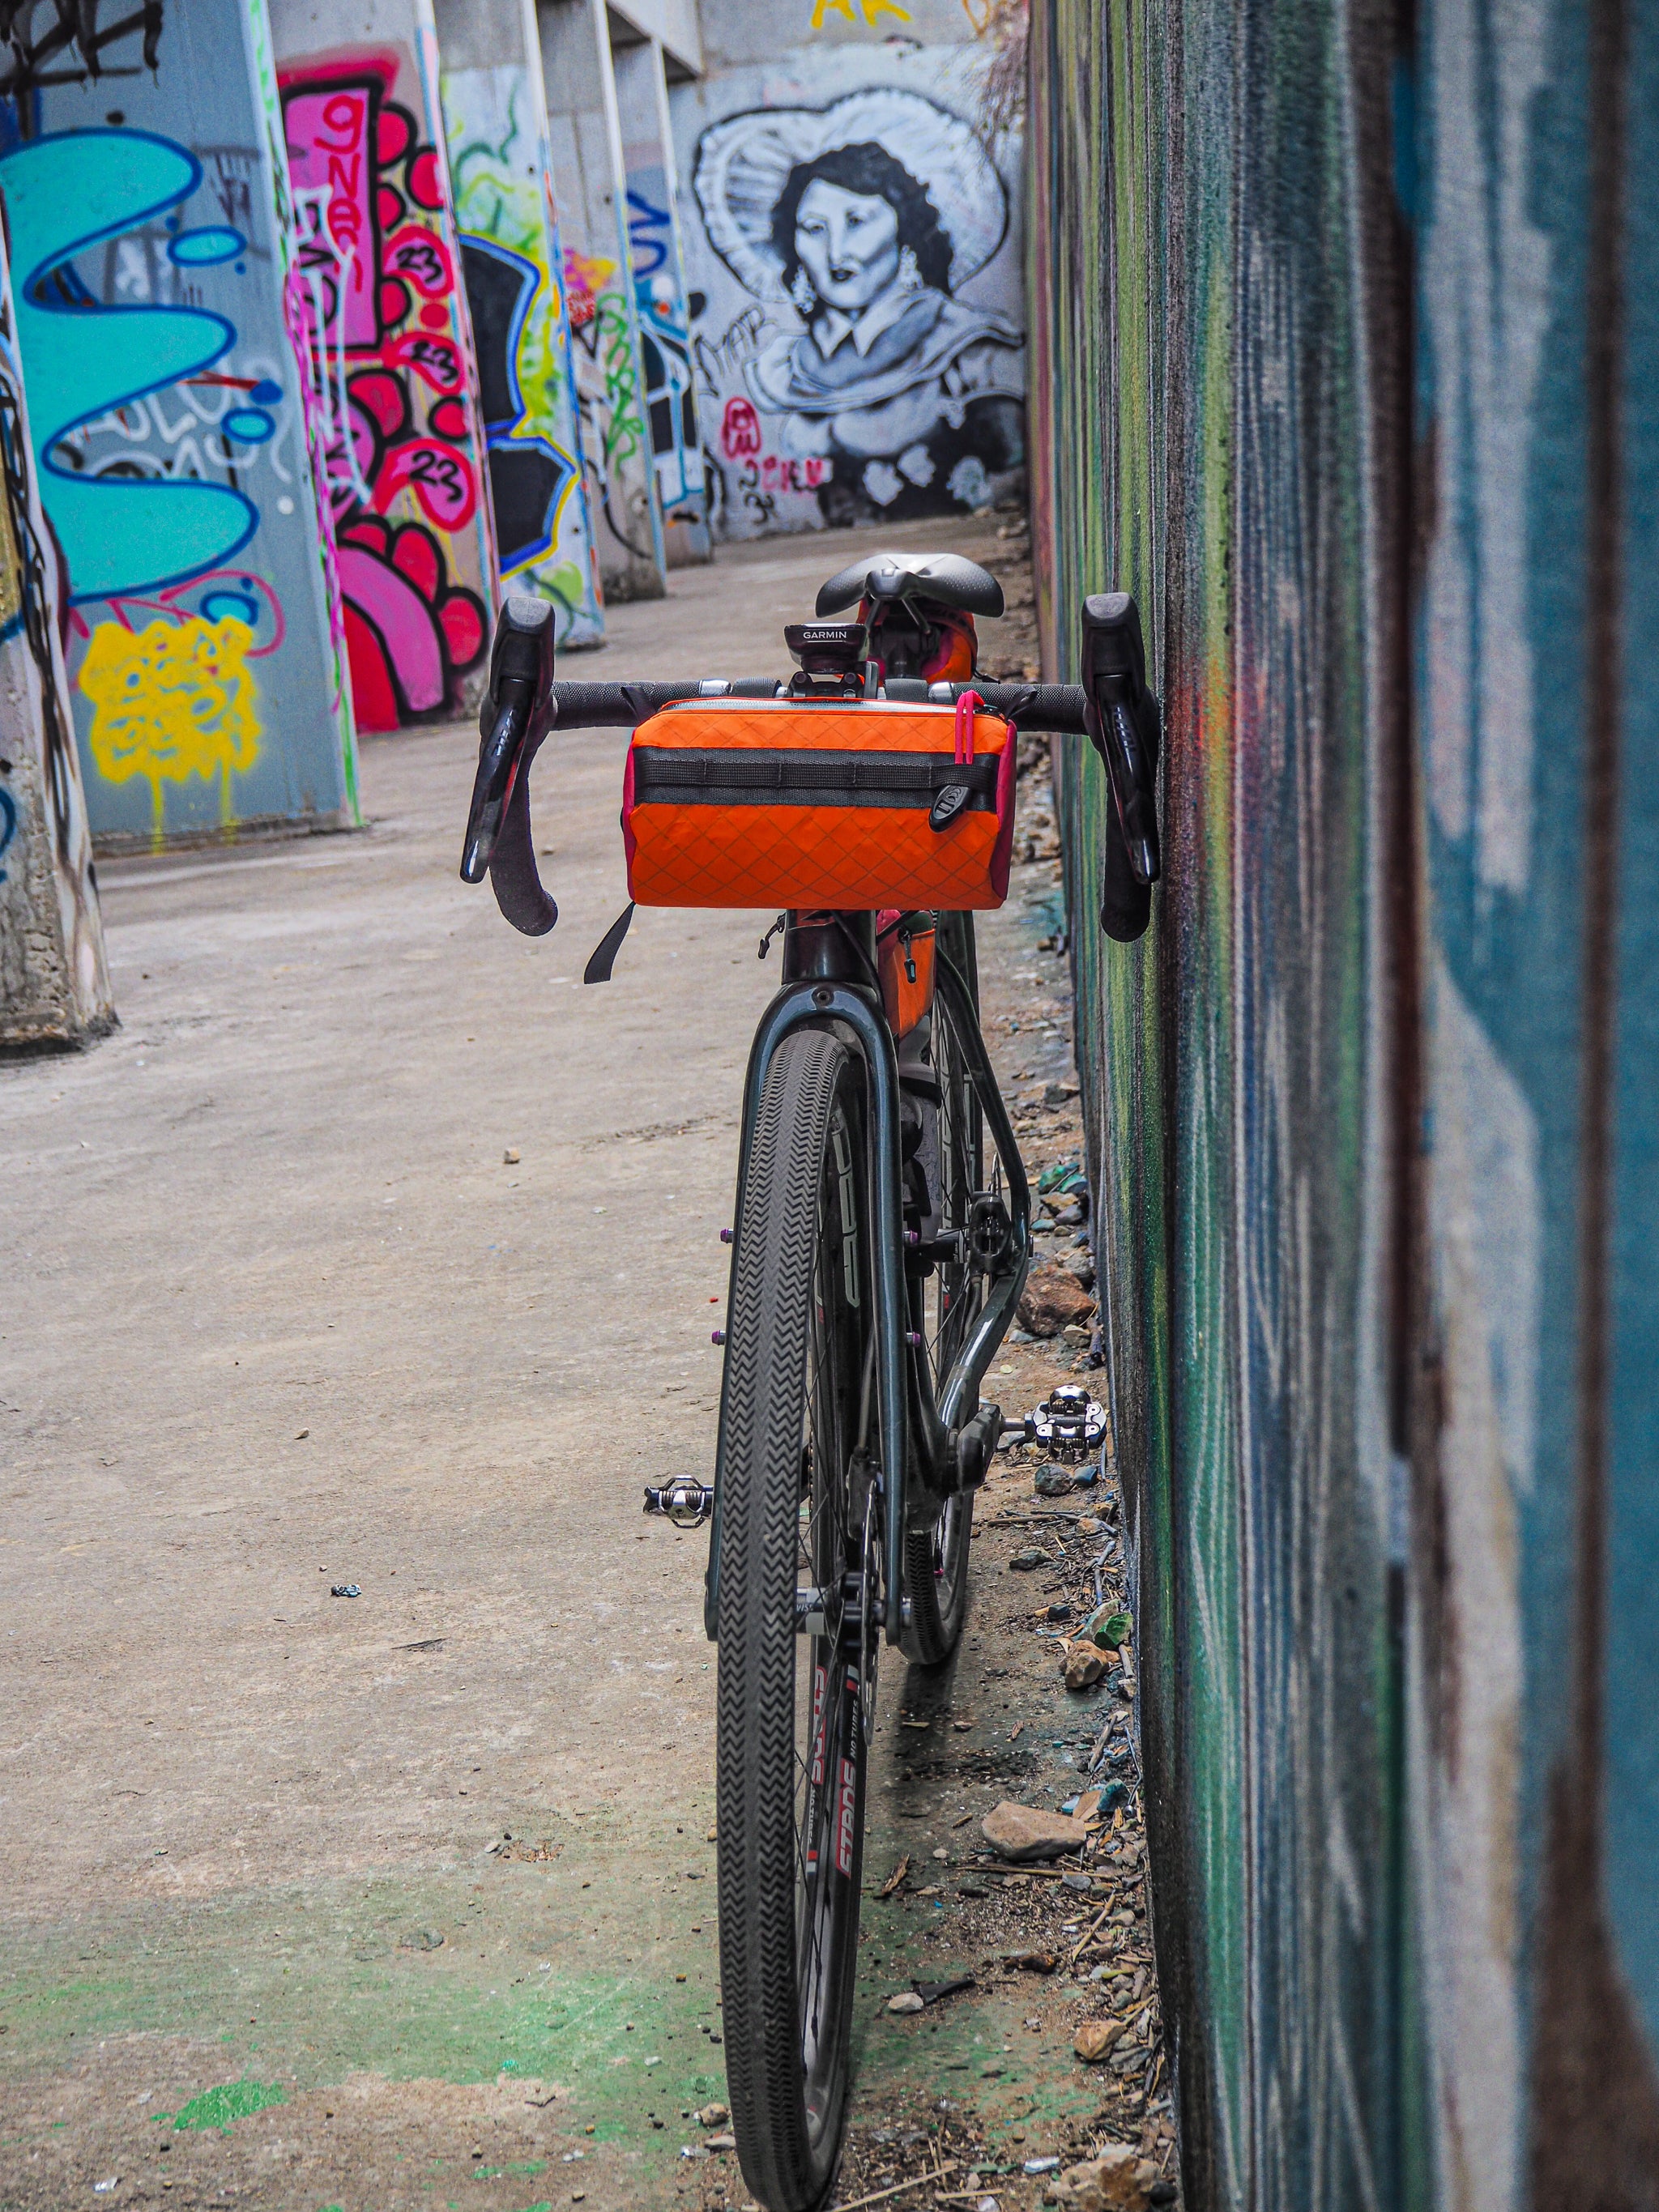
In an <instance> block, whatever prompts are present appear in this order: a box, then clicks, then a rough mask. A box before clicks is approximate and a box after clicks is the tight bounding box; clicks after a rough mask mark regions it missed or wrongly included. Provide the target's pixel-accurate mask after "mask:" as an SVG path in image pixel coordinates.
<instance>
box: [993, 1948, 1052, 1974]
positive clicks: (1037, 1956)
mask: <svg viewBox="0 0 1659 2212" xmlns="http://www.w3.org/2000/svg"><path fill="white" fill-rule="evenodd" d="M1002 1963H1003V1965H1004V1966H1015V1967H1018V1970H1019V1972H1021V1973H1022V1974H1052V1973H1053V1972H1054V1967H1055V1966H1056V1965H1057V1964H1058V1961H1057V1960H1056V1959H1055V1957H1054V1953H1053V1952H1052V1951H1007V1952H1005V1953H1004V1954H1003V1960H1002Z"/></svg>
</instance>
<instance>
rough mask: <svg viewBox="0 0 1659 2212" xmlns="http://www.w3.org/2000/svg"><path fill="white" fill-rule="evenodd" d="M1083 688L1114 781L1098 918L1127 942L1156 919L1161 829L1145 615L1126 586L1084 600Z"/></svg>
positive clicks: (1100, 749) (1095, 738) (1089, 718)
mask: <svg viewBox="0 0 1659 2212" xmlns="http://www.w3.org/2000/svg"><path fill="white" fill-rule="evenodd" d="M1082 631H1083V635H1082V661H1083V688H1084V692H1085V697H1086V699H1087V702H1088V708H1087V721H1088V726H1089V736H1090V738H1091V741H1092V743H1093V744H1094V747H1095V750H1096V751H1097V753H1098V754H1099V755H1100V757H1101V760H1102V762H1103V764H1104V766H1105V769H1106V773H1107V776H1108V778H1109V781H1110V783H1111V787H1112V800H1113V805H1112V811H1111V814H1110V816H1109V818H1108V821H1107V825H1106V855H1105V866H1104V879H1103V886H1102V891H1101V912H1100V919H1101V926H1102V927H1103V929H1104V930H1105V931H1106V933H1107V934H1108V936H1109V937H1114V938H1116V939H1119V940H1120V941H1123V942H1127V941H1129V940H1132V939H1134V938H1137V937H1139V935H1140V934H1141V933H1142V932H1143V931H1144V930H1145V929H1146V925H1147V923H1148V921H1150V920H1151V919H1152V885H1153V884H1155V883H1156V882H1157V881H1158V876H1159V874H1160V873H1161V872H1162V854H1161V852H1160V849H1159V842H1158V785H1157V776H1158V723H1159V720H1160V716H1159V709H1158V701H1157V699H1156V697H1155V696H1153V694H1152V692H1151V691H1150V690H1148V689H1147V688H1146V648H1145V647H1144V646H1143V644H1142V642H1141V635H1140V616H1139V611H1137V609H1136V606H1135V603H1134V601H1133V599H1132V598H1131V597H1130V596H1129V594H1128V592H1097V593H1096V594H1094V595H1093V596H1092V597H1091V598H1089V599H1085V601H1084V602H1083V617H1082Z"/></svg>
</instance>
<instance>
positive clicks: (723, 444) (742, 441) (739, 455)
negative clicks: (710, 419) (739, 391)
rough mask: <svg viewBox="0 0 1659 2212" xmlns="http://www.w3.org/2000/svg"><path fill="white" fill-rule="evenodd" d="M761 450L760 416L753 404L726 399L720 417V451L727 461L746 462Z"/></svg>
mask: <svg viewBox="0 0 1659 2212" xmlns="http://www.w3.org/2000/svg"><path fill="white" fill-rule="evenodd" d="M760 449H761V426H760V416H758V415H757V414H756V412H755V409H754V404H753V402H752V401H750V400H747V399H744V398H742V397H741V396H739V397H738V398H735V399H728V400H727V401H726V412H725V413H724V415H722V416H721V417H720V451H721V453H724V454H725V456H726V459H727V460H728V461H746V460H748V459H750V456H751V455H753V454H755V453H759V451H760Z"/></svg>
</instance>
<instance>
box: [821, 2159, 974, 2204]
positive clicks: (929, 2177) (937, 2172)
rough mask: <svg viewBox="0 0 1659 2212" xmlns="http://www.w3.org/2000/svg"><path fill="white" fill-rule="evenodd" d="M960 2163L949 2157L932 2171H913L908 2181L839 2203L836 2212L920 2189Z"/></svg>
mask: <svg viewBox="0 0 1659 2212" xmlns="http://www.w3.org/2000/svg"><path fill="white" fill-rule="evenodd" d="M960 2163H961V2160H958V2159H954V2158H952V2159H947V2160H945V2164H944V2165H943V2166H936V2167H935V2168H934V2169H933V2172H931V2173H913V2174H912V2175H911V2177H910V2179H909V2180H908V2181H896V2182H895V2183H894V2184H893V2185H892V2187H891V2188H890V2189H878V2190H875V2191H872V2193H871V2195H869V2196H868V2197H853V2198H852V2199H851V2200H850V2201H849V2202H848V2203H845V2204H837V2205H836V2207H835V2212H859V2208H860V2205H863V2204H879V2203H883V2202H884V2199H885V2198H887V2197H900V2196H902V2194H903V2193H904V2191H906V2190H907V2189H920V2188H921V2185H922V2184H923V2183H924V2182H928V2181H942V2180H943V2179H944V2178H945V2175H946V2174H947V2173H954V2172H956V2170H957V2166H958V2165H959V2164H960Z"/></svg>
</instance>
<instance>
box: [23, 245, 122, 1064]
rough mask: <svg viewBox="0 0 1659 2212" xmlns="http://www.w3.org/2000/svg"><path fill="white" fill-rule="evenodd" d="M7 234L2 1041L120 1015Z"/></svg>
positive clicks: (47, 1041) (54, 1042) (72, 1030)
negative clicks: (32, 438) (113, 994)
mask: <svg viewBox="0 0 1659 2212" xmlns="http://www.w3.org/2000/svg"><path fill="white" fill-rule="evenodd" d="M16 337H17V331H16V315H15V308H14V306H13V302H12V293H11V271H10V270H9V267H8V266H7V264H6V258H5V248H4V240H3V238H0V471H3V476H4V483H3V487H0V1048H7V1049H11V1050H16V1049H18V1048H25V1049H32V1048H38V1047H40V1046H43V1045H49V1046H61V1045H78V1044H84V1043H86V1042H88V1041H89V1040H90V1039H91V1038H93V1037H94V1036H100V1035H101V1034H103V1032H105V1031H106V1030H108V1029H109V1028H111V1027H112V1024H113V1020H114V1014H113V1009H112V1006H111V1002H110V987H109V975H108V971H107V968H106V962H105V958H104V932H103V923H102V921H101V919H100V915H99V911H98V892H97V889H96V886H95V884H94V877H93V866H92V837H91V834H90V831H89V829H88V823H87V811H86V800H85V799H84V797H83V795H82V788H81V771H80V763H79V762H78V761H77V759H76V745H75V726H74V719H73V710H72V708H71V706H70V690H69V679H68V677H67V675H66V673H65V671H64V659H63V653H62V651H61V650H60V645H59V627H58V624H59V616H60V614H61V612H62V609H61V605H60V601H59V577H58V564H57V562H56V561H54V560H53V559H52V557H51V550H50V549H51V544H52V540H51V538H50V535H49V533H48V531H47V526H46V514H45V512H44V510H43V509H42V507H41V505H40V490H39V486H38V483H37V480H36V476H35V463H34V453H33V447H31V445H30V443H29V430H28V402H27V396H26V394H25V392H24V388H23V371H22V364H21V362H20V361H19V359H18V356H17V343H16Z"/></svg>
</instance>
